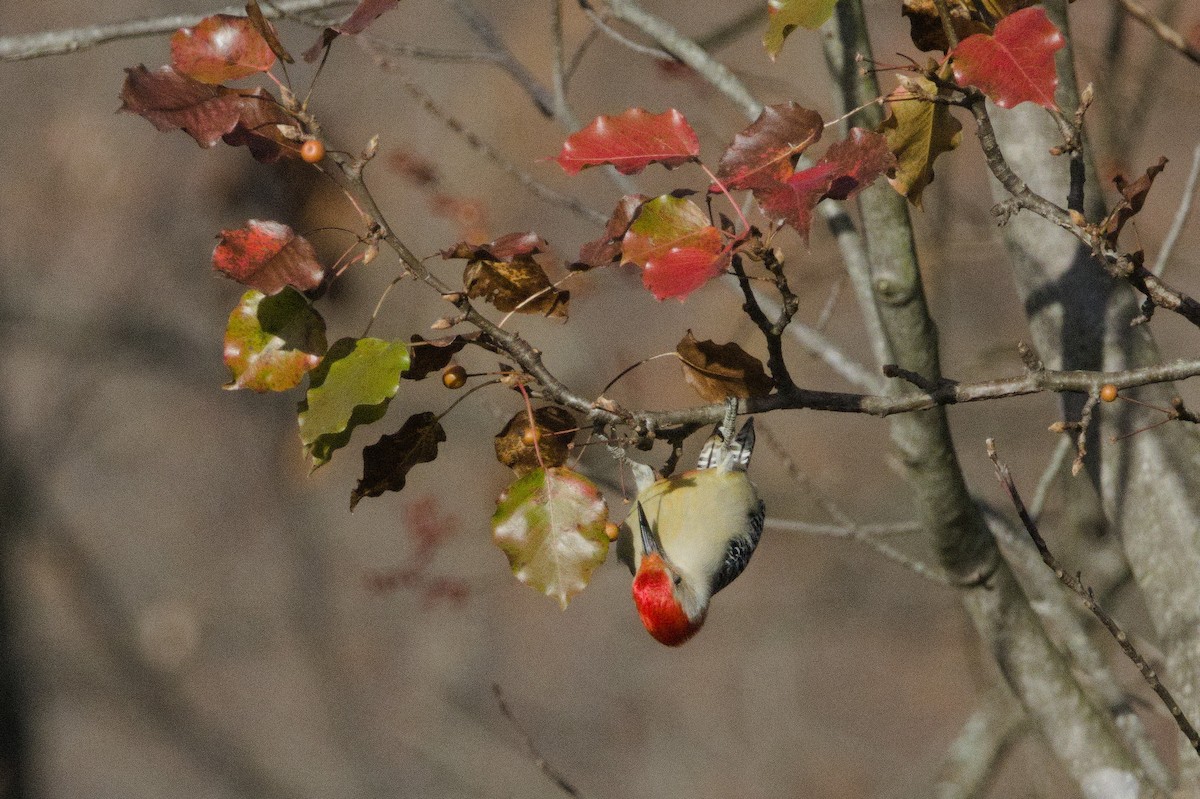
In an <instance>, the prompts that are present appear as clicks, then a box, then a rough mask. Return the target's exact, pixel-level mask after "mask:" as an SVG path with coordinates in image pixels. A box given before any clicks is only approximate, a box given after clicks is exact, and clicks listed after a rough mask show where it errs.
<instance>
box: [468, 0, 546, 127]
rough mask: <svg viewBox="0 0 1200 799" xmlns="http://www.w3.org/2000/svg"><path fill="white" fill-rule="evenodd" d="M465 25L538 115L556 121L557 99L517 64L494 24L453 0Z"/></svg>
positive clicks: (472, 8)
mask: <svg viewBox="0 0 1200 799" xmlns="http://www.w3.org/2000/svg"><path fill="white" fill-rule="evenodd" d="M450 4H451V5H452V6H453V7H454V10H455V11H457V12H458V15H459V16H460V17H462V19H463V21H464V22H466V23H467V26H468V27H470V29H471V32H472V33H474V34H475V36H476V37H477V38H478V39H479V40H480V41H481V42H483V45H484V47H486V48H487V49H488V50H490V51H492V52H493V53H496V54H497V57H498V58H499V61H498V62H497V63H499V64H500V65H501V66H502V67H503V68H504V71H505V72H507V73H508V74H509V75H510V76H512V79H513V80H514V81H516V82H517V84H518V85H520V87H521V88H522V89H524V90H525V93H526V94H528V95H529V97H530V99H532V100H533V102H534V105H536V106H537V108H538V111H540V112H541V113H542V114H543V115H545V116H547V117H549V118H551V119H553V118H554V95H553V93H551V92H550V91H549V90H548V89H546V87H545V86H543V85H542V84H541V83H540V82H539V81H538V80H537V78H535V77H534V76H533V73H531V72H530V71H529V70H528V69H526V68H525V65H524V64H522V63H521V62H520V61H518V60H517V58H516V56H515V55H513V52H512V50H511V49H509V47H508V46H507V45H505V44H504V40H503V39H501V38H500V34H499V33H497V31H496V28H495V26H493V25H492V21H491V20H490V19H488V18H487V17H486V16H484V15H483V14H481V13H479V10H478V9H477V8H475V6H473V5H471V3H470V1H469V0H451V3H450Z"/></svg>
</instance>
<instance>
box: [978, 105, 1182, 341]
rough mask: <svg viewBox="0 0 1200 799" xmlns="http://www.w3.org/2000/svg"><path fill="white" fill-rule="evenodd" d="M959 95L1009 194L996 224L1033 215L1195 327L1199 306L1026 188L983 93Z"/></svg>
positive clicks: (1137, 260) (1137, 259)
mask: <svg viewBox="0 0 1200 799" xmlns="http://www.w3.org/2000/svg"><path fill="white" fill-rule="evenodd" d="M964 94H965V99H964V100H963V101H962V105H964V106H965V107H966V108H968V109H969V110H970V111H971V113H972V114H973V115H974V116H975V121H976V124H977V126H978V129H977V135H978V137H979V143H980V146H981V147H982V149H983V154H984V158H985V160H986V161H987V165H988V168H989V169H990V170H991V172H992V175H994V176H995V178H996V179H997V180H999V181H1000V183H1001V185H1003V186H1004V188H1005V190H1007V191H1008V193H1009V194H1010V195H1012V197H1011V199H1009V200H1008V201H1006V202H1005V203H1001V204H1000V205H999V206H997V208H996V209H993V210H994V212H995V213H996V214H997V216H998V217H999V218H1000V220H1001V223H1003V222H1004V221H1007V219H1008V217H1009V216H1011V215H1012V214H1013V213H1015V212H1016V211H1018V210H1020V209H1026V210H1029V211H1032V212H1033V213H1035V214H1037V215H1038V216H1040V217H1042V218H1043V219H1045V220H1047V221H1049V222H1052V223H1053V224H1055V225H1057V226H1058V227H1060V228H1062V229H1063V230H1065V231H1067V232H1068V233H1070V234H1071V235H1073V236H1075V238H1077V239H1079V240H1080V241H1081V242H1083V243H1084V244H1086V245H1087V246H1088V247H1089V248H1090V249H1091V250H1092V253H1093V256H1094V257H1095V258H1096V259H1097V260H1098V261H1099V262H1100V264H1101V265H1102V266H1103V267H1104V270H1105V271H1106V272H1108V274H1109V275H1111V276H1112V277H1114V278H1117V279H1119V280H1124V281H1125V282H1126V283H1128V284H1129V285H1131V286H1133V288H1135V289H1137V290H1138V291H1139V292H1141V293H1142V294H1143V295H1145V296H1146V298H1147V299H1148V300H1149V301H1150V302H1152V303H1153V304H1154V305H1155V306H1156V307H1158V308H1162V309H1164V310H1167V311H1173V312H1174V313H1177V314H1179V315H1180V316H1182V317H1183V318H1184V319H1187V320H1188V321H1189V322H1191V323H1192V324H1194V325H1196V326H1197V327H1200V302H1197V301H1196V300H1195V299H1193V298H1192V297H1190V296H1188V295H1187V294H1185V293H1183V292H1182V291H1179V290H1178V289H1175V288H1173V287H1172V286H1169V285H1167V284H1166V283H1165V282H1164V281H1163V280H1161V279H1160V278H1159V277H1158V276H1157V275H1155V274H1154V273H1153V272H1151V271H1150V270H1149V269H1147V268H1146V267H1145V266H1143V265H1142V262H1141V258H1140V256H1138V255H1136V254H1133V255H1131V254H1128V253H1122V252H1120V251H1118V250H1117V249H1116V248H1115V247H1114V246H1113V245H1112V244H1110V243H1109V242H1108V240H1107V239H1106V238H1105V237H1104V235H1103V233H1102V232H1101V231H1099V230H1097V229H1095V228H1094V227H1093V226H1090V225H1081V224H1078V223H1077V222H1076V220H1075V218H1073V217H1072V215H1071V213H1070V212H1068V211H1067V209H1065V208H1062V207H1060V206H1058V205H1056V204H1055V203H1053V202H1051V201H1050V200H1048V199H1046V198H1045V197H1043V196H1041V195H1040V194H1038V193H1036V192H1035V191H1033V190H1032V189H1031V188H1029V186H1028V185H1027V184H1026V183H1025V181H1023V180H1022V179H1021V178H1020V177H1018V176H1017V174H1016V173H1015V172H1013V171H1012V169H1011V168H1010V167H1009V165H1008V162H1007V161H1006V160H1005V158H1004V153H1003V152H1001V150H1000V145H999V142H998V141H997V139H996V133H995V130H993V128H992V122H991V118H990V116H989V115H988V111H987V106H986V103H985V100H984V96H983V94H982V93H980V92H979V91H977V90H975V89H967V90H965V92H964Z"/></svg>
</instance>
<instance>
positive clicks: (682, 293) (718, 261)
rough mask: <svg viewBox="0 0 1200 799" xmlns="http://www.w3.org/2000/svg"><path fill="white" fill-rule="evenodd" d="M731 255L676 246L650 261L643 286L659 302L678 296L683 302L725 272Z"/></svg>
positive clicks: (643, 279) (645, 271) (643, 275)
mask: <svg viewBox="0 0 1200 799" xmlns="http://www.w3.org/2000/svg"><path fill="white" fill-rule="evenodd" d="M728 263H729V254H728V253H718V254H717V255H713V252H712V250H708V249H699V248H696V247H672V248H671V249H670V250H668V251H667V252H665V253H663V254H661V255H656V256H654V257H652V258H651V259H650V260H649V261H647V262H646V268H645V270H643V272H642V283H643V284H644V285H645V286H646V288H648V289H650V291H651V293H653V294H654V297H655V299H659V300H665V299H667V298H668V297H678V298H679V299H680V300H681V301H682V300H683V299H684V298H685V297H687V295H689V294H691V293H692V292H693V291H695V290H696V289H698V288H700V287H701V286H703V285H704V284H705V283H707V282H708V281H710V280H712V279H713V278H714V277H716V276H717V275H720V274H721V273H722V272H723V271H725V265H726V264H728Z"/></svg>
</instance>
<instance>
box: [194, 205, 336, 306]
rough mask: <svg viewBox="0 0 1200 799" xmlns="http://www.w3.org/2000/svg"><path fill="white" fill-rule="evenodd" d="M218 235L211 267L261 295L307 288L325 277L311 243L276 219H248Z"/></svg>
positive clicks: (312, 287) (314, 286) (315, 285)
mask: <svg viewBox="0 0 1200 799" xmlns="http://www.w3.org/2000/svg"><path fill="white" fill-rule="evenodd" d="M220 238H221V241H220V243H218V244H217V246H216V249H214V250H213V258H212V261H213V269H216V270H217V271H218V272H221V273H223V274H224V275H226V276H227V277H230V278H232V279H234V280H236V281H237V282H239V283H241V284H243V285H246V286H249V287H250V288H254V289H258V290H259V291H261V292H263V293H264V294H275V293H277V292H279V291H281V290H283V288H284V287H285V286H292V287H293V288H296V289H299V290H300V291H308V290H310V289H314V288H316V287H317V286H319V285H321V280H322V279H323V278H324V276H325V268H324V267H323V266H321V263H320V261H318V260H317V253H316V250H314V249H313V246H312V245H311V244H309V243H308V241H307V240H306V239H305V238H304V237H303V236H297V235H296V233H295V232H294V231H293V230H292V229H291V228H290V227H288V226H287V225H285V224H282V223H280V222H270V221H261V220H258V219H251V220H250V221H249V222H247V223H246V225H245V226H244V227H241V228H238V229H236V230H222V231H221V237H220Z"/></svg>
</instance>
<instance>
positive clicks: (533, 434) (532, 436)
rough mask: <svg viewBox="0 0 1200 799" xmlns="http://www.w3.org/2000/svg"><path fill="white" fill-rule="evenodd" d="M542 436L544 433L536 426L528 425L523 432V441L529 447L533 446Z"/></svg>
mask: <svg viewBox="0 0 1200 799" xmlns="http://www.w3.org/2000/svg"><path fill="white" fill-rule="evenodd" d="M541 437H542V434H541V433H539V432H538V429H537V428H536V427H526V428H525V432H523V433H521V441H522V442H523V443H524V444H525V446H527V447H532V446H533V445H534V444H536V443H537V441H538V439H540V438H541Z"/></svg>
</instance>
